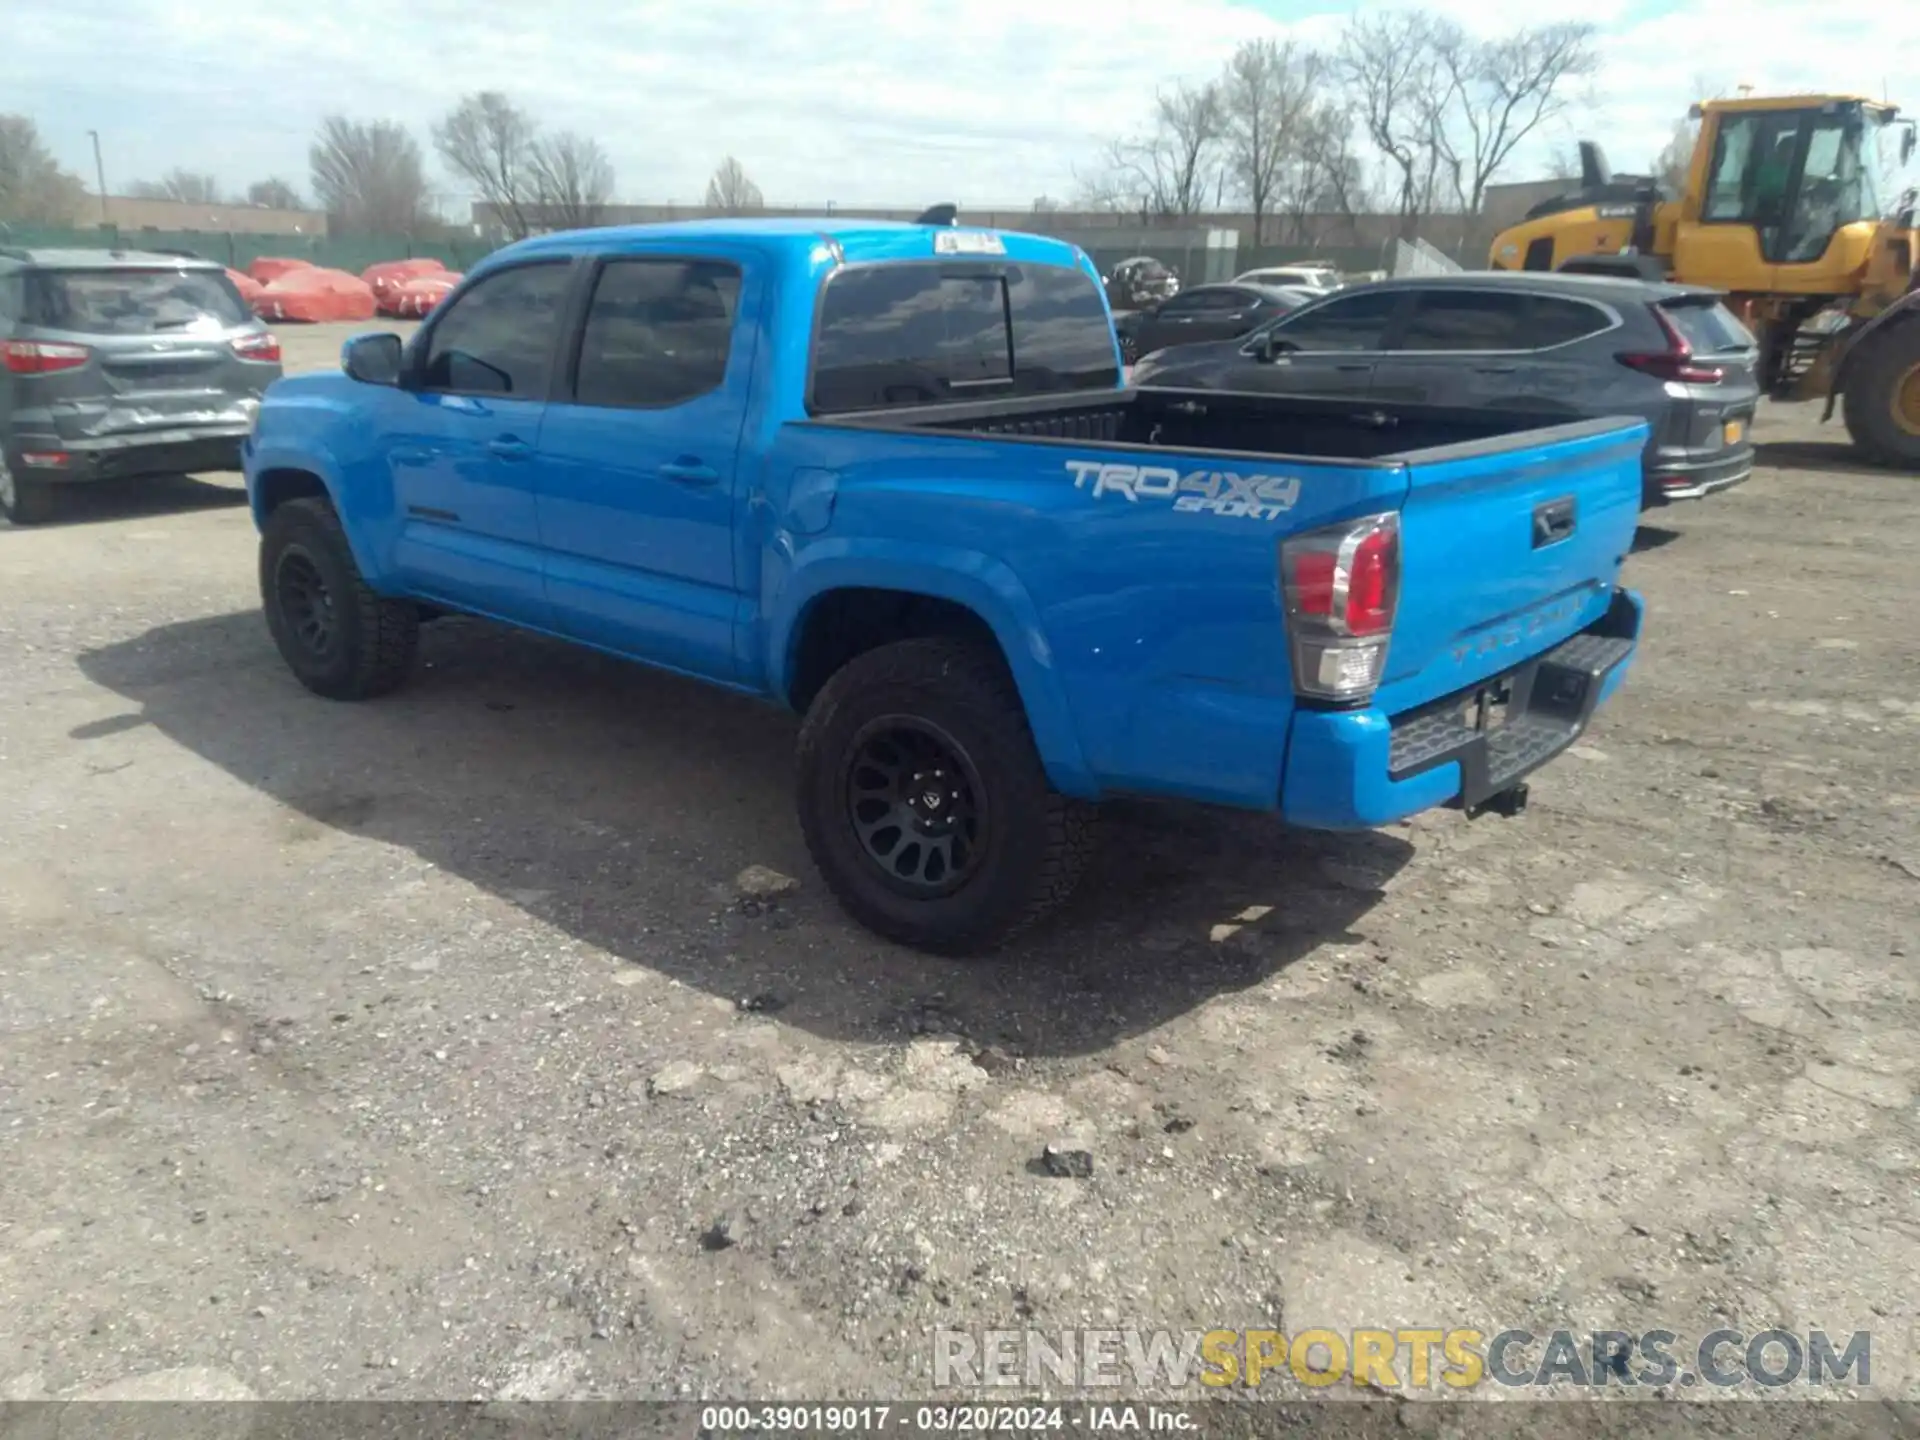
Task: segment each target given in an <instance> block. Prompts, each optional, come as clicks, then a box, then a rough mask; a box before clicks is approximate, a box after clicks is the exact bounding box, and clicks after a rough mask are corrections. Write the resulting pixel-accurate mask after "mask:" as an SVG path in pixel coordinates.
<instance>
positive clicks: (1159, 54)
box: [0, 0, 1920, 213]
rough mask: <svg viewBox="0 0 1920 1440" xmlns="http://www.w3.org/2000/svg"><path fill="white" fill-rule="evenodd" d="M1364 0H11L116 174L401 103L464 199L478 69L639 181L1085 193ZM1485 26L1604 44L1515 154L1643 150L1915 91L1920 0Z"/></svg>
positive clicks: (297, 170) (17, 62) (19, 57)
mask: <svg viewBox="0 0 1920 1440" xmlns="http://www.w3.org/2000/svg"><path fill="white" fill-rule="evenodd" d="M1376 8H1387V7H1384V6H1380V7H1376V6H1371V5H1359V6H1356V4H1355V3H1354V0H1102V3H1099V4H1095V3H1092V0H961V3H957V4H955V3H947V4H939V5H934V4H929V3H927V0H917V3H916V0H895V3H891V4H880V3H868V0H541V3H538V4H528V3H526V0H0V16H4V21H5V26H4V28H5V33H6V44H5V45H4V46H3V47H0V110H5V111H20V112H24V113H26V114H28V115H29V116H31V117H32V118H33V119H34V120H35V121H36V122H37V124H38V125H39V127H40V131H41V134H42V136H43V138H44V139H45V140H46V142H47V143H48V144H49V146H50V147H51V148H52V149H53V151H54V152H55V154H56V155H57V156H58V157H59V159H60V160H61V161H62V162H63V163H64V164H65V165H66V166H67V167H68V168H70V169H72V170H73V171H75V172H76V173H78V174H80V175H83V176H84V177H85V178H86V180H87V182H88V184H89V186H91V185H92V183H93V176H94V164H93V150H92V144H91V141H90V140H89V138H88V132H89V131H98V132H99V135H100V141H101V149H102V153H103V157H104V160H105V164H106V171H107V186H108V189H109V190H110V191H112V192H115V193H118V192H121V191H123V190H124V189H125V188H126V186H127V185H128V184H129V183H130V182H132V181H135V180H141V179H152V178H157V177H158V176H159V175H161V174H162V173H164V172H165V171H166V170H168V169H170V168H171V167H174V166H183V167H185V168H187V169H191V170H198V171H207V172H211V173H212V174H214V175H215V176H217V177H218V178H219V180H220V181H221V182H222V184H223V185H225V186H227V187H230V188H233V189H236V190H237V189H243V188H244V187H245V186H246V185H247V184H248V183H249V182H252V181H254V180H259V179H263V178H265V177H267V176H269V175H278V176H281V177H284V178H286V179H288V180H291V181H293V182H294V183H295V184H296V186H298V187H299V188H300V189H301V190H302V191H303V192H304V191H306V190H307V189H308V181H307V159H306V155H307V145H308V142H309V140H310V138H311V136H312V134H313V132H314V130H315V128H316V126H317V125H318V124H319V122H320V120H321V119H322V118H323V117H324V116H326V115H328V114H330V113H336V112H340V113H346V114H348V115H351V116H353V117H355V118H365V119H371V118H390V119H395V120H400V121H403V122H405V123H406V124H408V125H409V126H411V127H412V128H413V129H414V131H415V133H416V134H417V135H418V136H419V138H420V140H421V143H422V145H423V146H425V147H427V149H428V154H429V157H430V161H429V163H430V165H431V166H432V168H433V169H434V171H435V177H434V178H435V183H436V185H438V186H439V187H440V189H441V191H442V197H443V202H449V203H448V208H449V210H451V211H453V212H455V213H457V212H458V209H459V207H460V202H461V201H463V200H464V199H465V198H467V191H466V188H465V187H464V186H462V185H460V184H459V183H457V182H455V181H454V180H452V179H451V178H450V177H448V176H446V175H445V174H444V173H443V172H442V170H441V167H440V166H439V164H438V161H437V159H433V158H432V155H431V146H430V144H429V135H428V132H429V127H430V125H431V124H432V122H433V120H434V119H435V118H437V117H438V116H440V115H441V114H444V113H445V112H446V111H447V110H448V109H449V108H450V107H452V106H453V105H454V104H455V103H456V102H457V101H458V99H459V97H460V96H461V94H462V93H463V92H467V91H473V90H480V89H499V90H504V91H506V92H507V93H508V94H509V95H511V96H512V97H513V98H514V99H515V100H516V101H517V102H519V103H520V104H521V105H522V106H523V107H524V108H525V109H527V110H528V111H530V112H531V113H532V114H533V115H534V116H535V117H536V119H538V120H539V121H540V122H541V123H542V124H543V125H545V126H548V127H551V128H556V129H575V130H580V131H583V132H586V133H588V134H591V135H593V136H595V137H596V138H598V139H599V140H600V142H601V143H602V145H604V146H605V148H606V150H607V151H608V153H609V155H610V156H611V158H612V160H613V163H614V168H615V171H616V173H617V176H618V197H617V198H619V199H622V200H630V201H669V200H673V201H684V202H696V201H698V200H699V199H700V197H701V195H702V193H703V192H704V190H705V187H706V182H707V178H708V176H709V175H710V174H711V173H712V171H713V169H714V167H715V166H716V165H717V164H718V163H719V162H720V160H721V158H722V157H723V156H725V155H727V154H732V155H734V156H736V157H738V158H739V160H740V161H741V163H742V164H743V165H744V166H745V168H746V170H747V173H748V174H749V175H750V176H751V177H752V178H753V179H754V180H755V181H756V182H757V183H758V184H759V186H760V188H761V189H762V191H763V192H764V193H765V195H766V198H767V199H768V200H769V201H772V202H780V203H794V204H808V205H824V204H825V203H827V202H834V203H836V204H841V205H849V204H868V205H876V204H890V205H910V204H918V203H933V202H934V201H938V200H954V201H957V202H959V203H960V204H961V205H962V206H963V207H969V206H971V207H973V208H976V209H985V208H1001V207H1008V206H1015V205H1018V206H1024V205H1026V204H1027V203H1028V202H1029V201H1031V200H1032V199H1033V198H1034V197H1035V196H1039V195H1050V196H1053V197H1056V198H1058V199H1061V200H1070V199H1071V198H1072V196H1073V193H1074V191H1075V189H1076V183H1075V174H1076V169H1077V170H1078V172H1079V173H1081V174H1085V173H1087V172H1088V171H1089V170H1090V169H1093V168H1097V157H1098V154H1099V152H1100V150H1101V148H1102V146H1103V145H1104V143H1105V142H1106V141H1107V140H1108V139H1110V138H1112V137H1114V136H1117V135H1122V134H1126V133H1128V132H1130V131H1137V130H1139V129H1140V128H1141V127H1142V126H1143V125H1144V123H1145V121H1146V119H1147V116H1148V115H1149V113H1150V111H1151V108H1152V103H1153V96H1154V92H1155V89H1156V87H1158V86H1163V85H1166V84H1169V83H1171V82H1173V81H1176V80H1182V79H1193V80H1198V79H1204V78H1206V77H1208V76H1210V75H1212V74H1213V73H1215V72H1216V71H1217V70H1218V68H1219V66H1220V64H1221V63H1222V62H1223V61H1224V60H1225V58H1226V57H1227V55H1228V54H1230V53H1231V52H1232V50H1233V48H1234V47H1235V46H1236V45H1237V44H1238V43H1239V42H1241V41H1243V40H1246V39H1250V38H1255V37H1261V36H1274V37H1278V38H1286V37H1288V36H1293V37H1295V38H1298V39H1301V40H1303V41H1306V42H1308V43H1317V44H1326V43H1330V42H1331V40H1332V38H1333V37H1334V36H1335V35H1336V34H1337V33H1338V30H1339V27H1340V25H1341V23H1342V22H1343V20H1344V19H1345V18H1346V17H1347V16H1349V15H1351V14H1352V13H1354V11H1355V10H1356V9H1362V10H1372V9H1376ZM1426 8H1428V9H1431V10H1435V11H1439V12H1442V13H1445V14H1448V15H1451V16H1452V17H1454V18H1456V19H1458V20H1459V21H1461V23H1463V24H1465V25H1466V26H1467V27H1468V28H1469V29H1471V30H1474V31H1477V32H1481V33H1501V32H1504V31H1507V30H1510V29H1512V28H1515V27H1518V26H1520V25H1524V24H1538V23H1542V22H1545V21H1550V20H1559V19H1582V20H1588V21H1591V22H1593V23H1595V24H1596V25H1597V26H1598V27H1599V28H1600V34H1601V46H1602V53H1603V69H1602V71H1601V74H1600V75H1599V77H1598V78H1597V80H1596V81H1595V82H1594V83H1593V84H1592V86H1591V87H1590V93H1589V94H1588V95H1586V96H1585V97H1584V98H1583V103H1582V105H1581V106H1580V108H1579V110H1578V111H1577V113H1576V115H1575V116H1573V117H1571V118H1570V119H1569V120H1568V122H1566V123H1564V124H1562V125H1560V126H1559V127H1558V128H1557V129H1556V130H1554V131H1553V132H1551V133H1543V134H1541V135H1540V136H1539V137H1538V141H1537V143H1535V144H1532V145H1530V146H1529V147H1528V148H1527V149H1526V150H1525V151H1523V152H1521V154H1519V155H1518V156H1516V163H1515V165H1514V166H1513V168H1512V169H1511V170H1510V171H1509V172H1508V173H1506V174H1503V175H1502V176H1501V177H1500V178H1502V179H1508V180H1520V179H1533V178H1538V177H1539V176H1540V175H1541V174H1543V173H1545V170H1544V166H1545V162H1546V160H1547V157H1548V155H1549V154H1550V153H1551V152H1552V151H1553V150H1554V149H1556V148H1564V147H1566V146H1567V145H1568V144H1569V142H1571V141H1572V140H1574V139H1575V138H1578V137H1580V136H1591V137H1592V138H1596V139H1599V140H1600V141H1601V143H1602V145H1603V146H1604V148H1605V149H1606V151H1607V154H1608V156H1609V158H1610V160H1611V161H1612V163H1613V164H1614V165H1615V166H1616V167H1617V168H1620V169H1622V170H1634V169H1644V168H1646V167H1647V165H1648V164H1649V163H1650V161H1651V159H1652V157H1653V156H1654V155H1655V154H1656V153H1657V152H1658V151H1659V149H1660V147H1661V146H1662V145H1663V144H1664V143H1665V141H1666V139H1667V138H1668V136H1669V135H1670V133H1671V131H1672V127H1673V124H1674V121H1675V120H1676V119H1677V118H1679V117H1680V116H1681V115H1683V114H1684V113H1685V110H1686V107H1687V105H1688V104H1689V103H1690V102H1691V101H1692V100H1694V99H1696V98H1699V97H1698V96H1696V95H1695V94H1694V90H1695V87H1696V85H1697V84H1698V83H1702V82H1704V83H1706V84H1708V85H1709V86H1711V87H1713V88H1714V89H1718V90H1725V91H1727V92H1728V93H1731V91H1732V89H1733V87H1735V86H1737V85H1740V84H1750V85H1753V86H1755V87H1756V90H1757V91H1759V92H1761V93H1765V92H1769V91H1771V92H1775V93H1795V92H1802V91H1808V90H1826V91H1851V92H1859V93H1864V94H1870V95H1874V96H1880V95H1882V94H1884V93H1885V92H1886V90H1887V88H1888V86H1889V85H1892V86H1894V87H1895V89H1894V93H1893V94H1892V97H1891V98H1892V99H1894V100H1896V101H1901V100H1904V101H1905V103H1906V105H1907V106H1908V107H1909V113H1913V112H1914V111H1920V93H1914V94H1909V95H1905V96H1902V95H1901V94H1900V93H1898V88H1897V87H1898V85H1899V84H1901V83H1908V84H1920V13H1916V12H1915V11H1914V10H1913V7H1912V0H1430V3H1429V4H1428V5H1427V7H1426Z"/></svg>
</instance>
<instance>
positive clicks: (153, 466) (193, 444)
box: [8, 427, 247, 484]
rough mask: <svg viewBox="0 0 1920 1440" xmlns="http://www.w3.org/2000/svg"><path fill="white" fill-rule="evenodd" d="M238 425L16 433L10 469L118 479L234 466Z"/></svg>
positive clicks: (49, 477)
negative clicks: (85, 436) (75, 436)
mask: <svg viewBox="0 0 1920 1440" xmlns="http://www.w3.org/2000/svg"><path fill="white" fill-rule="evenodd" d="M246 438H247V431H246V430H245V428H242V427H222V428H219V429H209V430H161V431H155V432H153V433H152V434H148V435H140V434H134V435H110V436H103V437H99V438H95V439H90V440H61V439H58V438H56V437H53V436H42V435H32V434H24V435H16V436H15V437H14V438H13V440H12V442H11V443H10V444H9V446H8V453H9V454H10V455H11V456H12V461H13V467H14V473H15V474H16V475H19V476H21V477H22V478H23V479H32V480H38V481H45V482H48V483H61V484H64V483H75V484H79V483H85V482H87V481H90V480H122V479H128V478H131V477H133V476H137V475H173V474H180V473H189V474H191V473H193V472H195V471H200V470H238V469H239V468H240V447H241V444H242V443H243V442H244V441H245V440H246Z"/></svg>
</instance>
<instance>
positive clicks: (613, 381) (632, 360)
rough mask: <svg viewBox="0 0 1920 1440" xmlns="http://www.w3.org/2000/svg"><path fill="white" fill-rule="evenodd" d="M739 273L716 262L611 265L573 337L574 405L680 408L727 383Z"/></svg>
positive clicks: (676, 261)
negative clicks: (576, 363)
mask: <svg viewBox="0 0 1920 1440" xmlns="http://www.w3.org/2000/svg"><path fill="white" fill-rule="evenodd" d="M739 302H740V272H739V270H738V269H736V268H735V267H734V266H732V265H728V264H725V263H723V262H721V261H715V260H615V261H612V262H611V263H609V264H608V265H607V266H606V268H605V269H603V270H602V271H601V272H600V278H599V281H598V282H597V283H596V284H595V286H594V290H593V303H592V305H591V306H590V307H589V309H588V311H587V323H586V328H585V330H584V332H583V333H582V335H581V338H580V368H579V371H578V378H577V380H576V381H575V384H574V399H575V401H576V402H577V403H579V404H581V405H605V406H665V405H683V404H685V403H686V402H687V401H689V400H693V399H696V398H698V397H699V396H701V395H704V394H706V393H707V392H708V391H710V390H717V389H719V388H720V386H721V384H722V383H723V382H724V381H725V380H726V378H727V357H728V355H729V353H730V352H731V350H732V348H733V319H734V314H735V312H736V311H737V309H738V307H739Z"/></svg>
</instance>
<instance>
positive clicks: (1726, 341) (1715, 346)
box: [1660, 300, 1754, 355]
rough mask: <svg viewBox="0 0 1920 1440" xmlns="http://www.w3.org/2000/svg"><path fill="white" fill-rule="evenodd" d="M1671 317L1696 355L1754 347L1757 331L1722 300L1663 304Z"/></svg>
mask: <svg viewBox="0 0 1920 1440" xmlns="http://www.w3.org/2000/svg"><path fill="white" fill-rule="evenodd" d="M1660 308H1661V309H1662V310H1663V311H1665V312H1666V317H1667V319H1669V320H1671V321H1672V322H1673V328H1674V329H1676V330H1678V331H1679V332H1680V335H1681V338H1682V339H1684V340H1685V341H1686V342H1687V344H1688V345H1690V346H1691V347H1692V348H1693V350H1694V352H1695V353H1696V354H1700V355H1722V354H1725V353H1726V352H1727V351H1729V350H1750V349H1752V348H1753V344H1754V340H1753V332H1752V331H1750V330H1748V329H1747V327H1746V326H1744V325H1742V324H1741V323H1740V319H1739V317H1738V316H1736V315H1735V314H1734V313H1733V312H1732V311H1731V310H1729V309H1727V307H1726V306H1724V305H1722V304H1720V303H1719V301H1717V300H1716V301H1712V302H1710V303H1708V304H1704V305H1663V306H1661V307H1660Z"/></svg>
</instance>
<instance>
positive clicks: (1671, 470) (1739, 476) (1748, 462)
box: [1646, 446, 1753, 506]
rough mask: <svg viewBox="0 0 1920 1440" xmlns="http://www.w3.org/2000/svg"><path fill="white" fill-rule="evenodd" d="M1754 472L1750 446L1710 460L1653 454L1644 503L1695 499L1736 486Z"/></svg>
mask: <svg viewBox="0 0 1920 1440" xmlns="http://www.w3.org/2000/svg"><path fill="white" fill-rule="evenodd" d="M1751 474H1753V448H1752V447H1751V446H1748V447H1747V448H1746V449H1745V450H1744V451H1741V452H1738V453H1736V454H1733V455H1716V456H1715V457H1714V458H1713V459H1711V460H1693V461H1687V460H1673V459H1666V458H1661V457H1656V458H1655V460H1654V462H1653V463H1652V464H1651V465H1649V466H1648V467H1647V489H1646V504H1647V505H1649V506H1652V505H1666V504H1669V503H1671V502H1672V501H1675V500H1698V499H1699V498H1700V497H1701V496H1703V495H1711V494H1712V493H1713V492H1714V491H1716V490H1725V489H1727V488H1729V487H1730V486H1734V485H1738V484H1739V483H1740V482H1741V481H1742V480H1745V479H1746V478H1747V477H1748V476H1750V475H1751Z"/></svg>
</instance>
